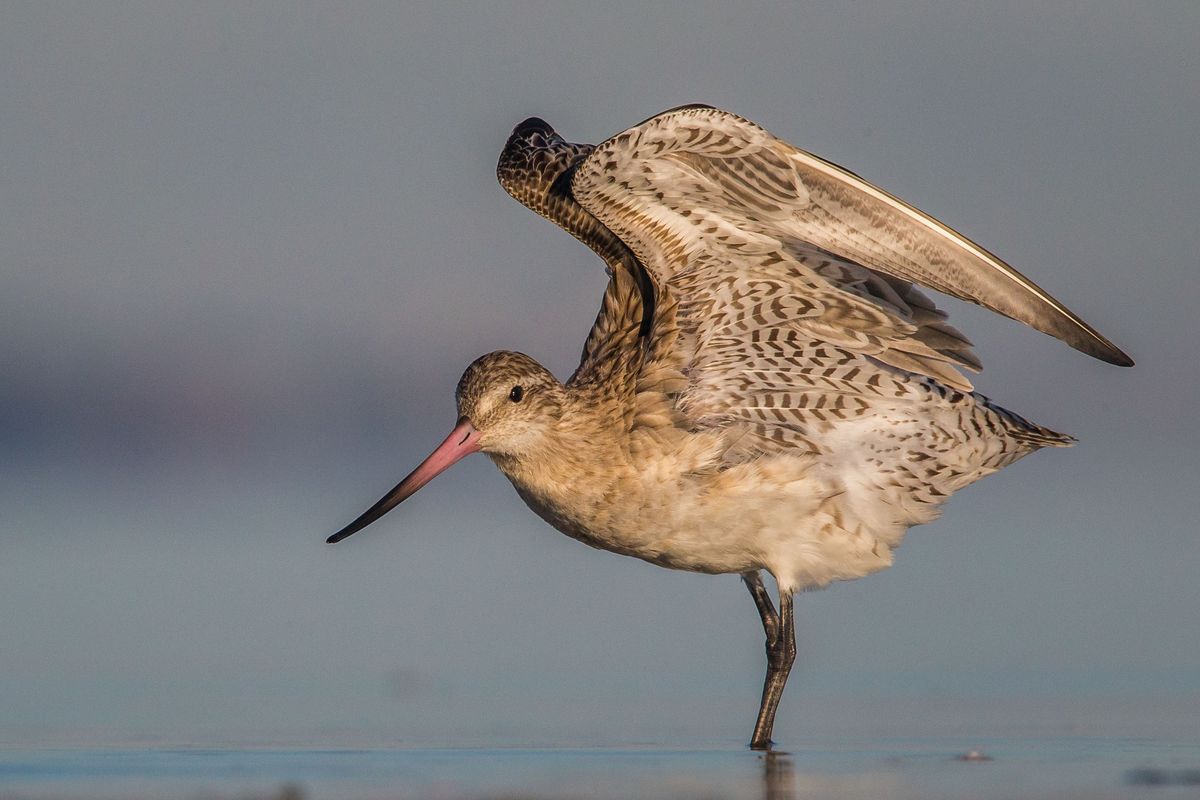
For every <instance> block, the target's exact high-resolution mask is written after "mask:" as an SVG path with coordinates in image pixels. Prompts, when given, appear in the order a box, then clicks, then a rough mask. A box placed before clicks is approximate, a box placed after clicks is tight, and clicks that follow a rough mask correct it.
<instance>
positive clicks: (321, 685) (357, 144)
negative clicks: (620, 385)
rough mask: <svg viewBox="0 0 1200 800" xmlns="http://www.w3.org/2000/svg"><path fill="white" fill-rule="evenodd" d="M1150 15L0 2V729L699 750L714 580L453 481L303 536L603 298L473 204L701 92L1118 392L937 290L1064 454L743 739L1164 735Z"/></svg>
mask: <svg viewBox="0 0 1200 800" xmlns="http://www.w3.org/2000/svg"><path fill="white" fill-rule="evenodd" d="M1198 9H1200V7H1198V6H1197V5H1196V4H1195V3H1191V2H1182V3H1155V4H1149V5H1144V6H1143V5H1134V4H1129V3H1117V2H1114V3H1090V4H1075V3H1057V4H1051V5H1050V6H1049V7H1046V4H1042V3H1028V4H1004V6H1003V8H1000V7H998V6H993V4H971V5H969V6H967V5H964V4H954V3H949V4H938V3H925V2H919V3H906V4H895V3H888V4H870V3H866V4H852V5H851V4H841V3H836V4H822V5H808V4H804V5H799V4H795V5H793V4H782V5H769V4H743V3H738V4H729V3H708V4H701V3H685V4H667V3H662V4H654V5H650V6H649V7H647V6H645V5H644V4H640V3H634V4H614V3H544V4H534V3H524V4H515V5H500V4H490V3H488V4H483V3H481V4H436V5H429V6H418V5H408V4H399V5H392V4H389V5H349V6H337V7H334V6H321V5H296V4H285V3H258V4H254V5H249V4H227V5H222V4H196V5H192V4H164V3H145V4H142V3H120V4H114V3H79V4H66V3H55V4H49V3H28V4H16V3H6V4H4V5H3V7H0V109H2V113H0V437H2V438H0V447H2V448H3V449H2V451H0V455H2V458H0V609H2V613H0V743H9V744H12V743H29V742H78V741H88V742H113V741H153V742H161V741H167V742H182V743H189V742H199V743H204V742H217V741H230V740H237V741H247V742H256V743H262V742H295V743H303V744H327V743H340V742H349V741H363V742H368V743H379V742H390V743H396V742H399V743H413V744H440V743H467V742H485V743H501V744H537V743H546V742H555V743H566V744H572V743H575V744H589V743H639V742H661V743H667V744H672V743H679V742H719V743H725V744H730V743H732V744H740V743H741V742H743V741H744V738H745V736H746V735H747V734H748V732H749V727H750V723H751V721H752V717H753V711H754V709H755V707H756V705H757V699H758V692H759V688H760V681H761V670H762V667H763V658H762V651H761V634H760V631H759V629H758V622H757V619H756V616H755V613H754V609H753V606H752V604H751V602H750V598H749V597H748V595H747V594H746V592H745V590H744V589H743V588H742V587H741V586H740V585H739V583H738V581H737V579H736V578H734V577H731V576H721V577H705V576H695V575H688V574H684V573H673V572H668V571H664V570H661V569H658V568H656V567H652V566H650V565H647V564H643V563H641V562H638V561H635V560H632V559H627V558H621V557H617V556H613V555H610V554H606V553H601V552H598V551H594V550H591V549H588V548H586V547H582V546H580V545H579V544H578V543H576V542H573V541H571V540H569V539H567V538H565V537H563V536H561V535H559V534H558V533H556V532H554V531H553V530H552V529H550V528H549V527H548V526H546V525H545V524H544V523H542V522H541V521H539V520H537V519H536V518H535V517H533V516H532V514H530V513H529V512H528V511H527V510H526V509H525V508H524V507H523V506H522V504H521V502H520V501H519V499H518V498H517V497H516V496H515V494H514V493H513V492H512V491H511V489H510V487H509V486H508V484H507V483H506V482H505V480H504V479H503V477H502V476H501V475H500V474H499V473H498V472H497V471H496V470H495V469H494V468H493V467H492V466H491V465H490V464H489V463H488V462H487V460H486V459H485V458H482V457H476V458H473V459H469V460H468V461H466V462H464V463H463V464H460V465H459V466H457V467H456V468H455V469H454V470H453V471H452V472H450V473H448V474H447V475H445V476H443V477H442V478H439V479H438V481H436V482H435V483H433V484H431V485H430V486H429V487H427V488H426V489H424V490H423V491H422V492H421V494H420V495H418V496H417V497H416V498H414V499H413V500H412V501H410V503H409V504H406V506H405V507H404V508H402V509H400V510H399V511H397V512H393V514H392V515H390V516H389V517H388V518H387V519H386V520H385V521H384V522H382V523H378V524H377V525H376V526H374V527H373V528H371V529H370V530H369V531H367V532H365V533H362V534H359V535H358V536H355V537H354V538H353V539H351V540H349V541H348V542H346V543H345V544H343V545H340V546H338V547H336V548H331V547H327V546H325V545H324V544H323V543H322V542H323V539H324V537H325V536H326V535H327V534H329V533H330V532H332V531H333V530H335V529H337V528H338V527H340V526H341V525H343V524H344V523H345V522H347V521H349V520H350V519H351V518H353V517H354V516H356V515H357V514H358V513H359V512H360V511H362V510H363V509H364V508H365V507H366V506H367V505H369V504H370V503H371V502H373V501H374V500H375V499H377V498H378V497H379V496H380V495H381V494H382V493H383V492H384V491H385V490H386V489H388V488H390V487H391V486H392V485H393V484H394V483H395V482H396V481H397V480H398V479H399V478H400V477H401V476H402V475H403V474H404V473H405V472H407V471H408V469H409V468H410V467H411V466H413V465H414V464H415V463H416V462H417V461H418V460H419V459H420V458H421V457H423V456H424V455H425V454H426V453H427V452H428V450H429V449H430V448H432V446H433V445H434V444H436V443H437V442H438V441H440V439H441V437H442V436H443V435H444V434H445V432H446V431H447V430H448V429H449V427H450V425H451V424H452V423H453V420H454V407H453V388H454V385H455V382H456V381H457V379H458V376H459V374H460V372H461V370H462V369H463V367H465V365H466V364H467V363H469V362H470V360H471V359H473V358H474V357H475V356H477V355H479V354H481V353H483V352H486V351H488V350H493V349H499V348H509V349H518V350H522V351H525V352H528V353H530V354H531V355H533V356H535V357H536V358H538V359H539V360H541V361H542V362H543V363H545V364H546V365H547V366H549V367H550V368H551V369H553V370H555V371H556V372H557V374H559V375H560V377H566V376H567V375H568V374H569V373H570V371H571V370H572V368H573V367H574V364H575V359H576V358H577V356H578V351H579V348H580V346H581V345H582V342H583V338H584V336H585V334H586V332H587V329H588V326H589V325H590V322H591V319H592V317H593V315H594V313H595V309H596V308H597V306H598V304H599V299H600V294H601V291H602V288H603V285H604V276H603V272H602V269H601V264H600V262H599V261H598V259H596V258H595V257H594V256H593V255H592V254H591V253H589V252H588V251H587V250H586V249H584V248H583V247H581V246H580V245H578V244H577V243H575V242H574V240H572V239H571V238H570V237H569V236H567V235H566V234H565V233H562V232H561V231H558V230H557V229H555V228H554V227H553V226H551V225H550V224H549V223H546V222H544V221H542V220H540V219H538V218H537V217H535V216H534V215H533V214H531V213H530V212H528V211H527V210H525V209H523V208H521V207H520V206H519V205H518V204H516V203H515V202H513V201H511V200H510V199H509V198H508V197H507V196H506V195H504V193H503V192H502V190H501V189H500V188H499V186H498V185H497V184H496V182H495V179H494V175H493V169H494V164H495V159H496V156H497V154H498V151H499V148H500V146H501V145H502V144H503V142H504V139H505V137H506V136H507V134H508V132H509V130H510V129H511V127H512V126H513V125H514V124H516V123H517V122H518V121H520V120H521V119H523V118H524V117H526V116H528V115H531V114H537V115H540V116H543V117H544V118H546V119H548V120H549V121H550V122H551V123H552V124H554V125H555V126H556V127H557V128H558V129H559V130H560V131H562V132H563V133H564V134H565V135H566V136H567V137H568V138H574V139H576V140H580V141H598V140H600V139H602V138H604V137H606V136H608V135H610V134H612V133H615V132H617V131H619V130H621V129H623V128H625V127H627V126H629V125H631V124H633V123H636V122H637V121H639V120H641V119H643V118H645V117H647V116H650V115H652V114H654V113H655V112H657V111H660V110H662V109H665V108H668V107H671V106H675V105H679V104H682V103H687V102H707V103H711V104H714V105H718V106H721V107H724V108H727V109H730V110H732V111H736V112H737V113H740V114H742V115H744V116H747V117H749V118H751V119H753V120H755V121H757V122H759V123H760V124H762V125H764V126H766V127H768V128H769V129H770V130H772V131H773V132H775V133H776V134H778V135H780V136H782V137H784V138H785V139H787V140H789V141H791V142H793V143H795V144H797V145H799V146H801V147H805V148H807V149H809V150H812V151H813V152H816V153H818V154H820V155H822V156H824V157H826V158H829V159H831V160H833V161H836V162H838V163H840V164H843V165H845V166H847V167H848V168H850V169H852V170H854V171H856V172H859V173H860V174H862V175H863V176H864V177H866V178H867V179H868V180H871V181H873V182H875V183H878V184H879V185H881V186H883V187H885V188H887V189H888V190H890V191H892V192H894V193H896V194H898V195H900V196H901V197H903V198H905V199H907V200H909V201H911V202H913V203H915V204H916V205H917V206H918V207H920V208H922V209H923V210H925V211H927V212H929V213H931V214H934V215H935V216H938V217H939V218H941V219H943V220H945V221H946V222H948V223H949V224H951V225H953V226H955V227H957V228H958V229H960V230H962V231H963V232H964V233H966V234H967V235H968V236H971V237H972V238H974V239H976V240H977V241H979V242H981V243H982V244H983V245H984V246H986V247H988V248H990V249H992V250H994V251H995V252H997V253H998V254H999V255H1001V257H1003V258H1005V259H1006V260H1008V261H1010V262H1011V263H1012V264H1014V265H1016V266H1017V267H1018V268H1019V269H1021V270H1023V271H1025V272H1027V273H1028V274H1029V275H1030V276H1032V277H1033V278H1034V279H1035V280H1037V281H1038V282H1039V283H1041V284H1042V285H1043V286H1045V287H1046V288H1047V289H1049V290H1050V291H1051V292H1053V293H1055V294H1056V295H1057V296H1058V297H1059V298H1060V299H1062V300H1063V301H1064V302H1065V303H1066V304H1067V305H1068V306H1070V307H1071V308H1072V309H1073V310H1075V311H1077V312H1078V313H1080V314H1081V315H1082V316H1083V317H1084V318H1085V319H1087V320H1088V321H1089V322H1091V323H1092V324H1093V325H1095V326H1096V327H1097V328H1098V329H1099V330H1101V331H1102V332H1103V333H1104V334H1106V335H1107V336H1109V337H1110V338H1112V339H1113V341H1115V342H1116V343H1118V344H1119V345H1120V346H1122V347H1123V348H1125V349H1126V350H1127V351H1128V352H1130V353H1131V354H1132V355H1133V356H1134V358H1135V359H1136V360H1137V361H1138V366H1137V367H1136V368H1135V369H1132V370H1120V369H1117V368H1113V367H1110V366H1107V365H1105V364H1102V363H1099V362H1096V361H1093V360H1090V359H1088V358H1086V357H1084V356H1082V355H1080V354H1078V353H1076V352H1074V351H1072V350H1070V349H1069V348H1067V347H1065V346H1063V345H1061V344H1059V343H1057V342H1055V341H1053V340H1051V339H1049V338H1047V337H1044V336H1041V335H1040V334H1037V333H1035V332H1033V331H1030V330H1027V329H1024V328H1022V327H1021V326H1019V325H1017V324H1015V323H1011V322H1009V321H1007V320H1004V319H1000V318H994V317H992V316H990V315H989V314H987V313H986V312H984V311H982V310H979V309H976V308H974V307H966V306H964V305H963V304H960V303H956V302H953V301H947V302H946V305H948V306H949V307H950V310H951V311H952V313H953V319H954V320H955V321H956V323H957V324H958V325H959V326H960V327H961V328H963V329H964V330H965V331H967V332H968V333H969V334H970V335H971V336H972V338H973V339H975V341H976V343H977V345H978V348H977V349H978V352H979V353H980V354H981V356H982V358H983V360H984V363H985V365H986V367H987V370H986V372H985V373H984V374H983V375H981V376H979V378H978V380H977V385H978V387H979V388H980V389H981V390H982V391H984V392H985V393H987V394H989V395H990V396H992V397H993V398H995V399H997V400H998V401H1000V402H1001V403H1003V404H1004V405H1006V406H1008V407H1010V408H1012V409H1014V410H1016V411H1018V412H1019V413H1021V414H1024V415H1027V416H1029V417H1030V418H1032V419H1035V420H1037V421H1039V422H1042V423H1044V424H1046V425H1049V426H1052V427H1055V428H1057V429H1059V430H1065V431H1069V432H1071V433H1073V434H1075V435H1076V436H1078V437H1079V438H1080V440H1081V443H1080V445H1079V446H1078V447H1076V448H1075V449H1074V450H1069V451H1052V452H1045V453H1041V454H1038V455H1036V456H1034V457H1031V458H1029V459H1027V460H1025V461H1023V462H1021V463H1020V464H1017V465H1015V466H1014V467H1012V468H1010V469H1009V470H1006V471H1005V472H1003V473H1001V474H999V475H997V476H995V477H992V478H989V479H987V480H986V481H984V482H983V483H982V484H980V485H977V486H975V487H972V488H970V489H968V490H966V491H964V492H963V493H962V494H961V495H959V496H957V497H955V498H954V499H953V500H952V501H951V502H950V503H949V504H948V506H947V509H946V513H945V516H944V517H943V519H942V520H940V521H939V522H937V523H935V524H933V525H930V526H927V527H924V528H918V529H915V530H913V531H912V532H911V533H910V534H909V538H908V540H907V541H906V543H905V545H904V547H903V548H902V549H901V550H900V552H899V554H898V559H897V564H896V566H895V567H894V568H892V569H891V570H889V571H888V572H885V573H882V574H880V575H877V576H873V577H871V578H869V579H868V580H863V581H859V582H855V583H851V584H842V585H839V586H836V587H834V588H832V589H830V590H828V591H825V592H820V593H815V594H811V595H806V596H803V597H801V598H800V599H799V602H798V609H799V612H798V617H799V630H800V633H799V636H800V648H801V655H800V661H799V666H798V669H797V671H796V672H795V673H794V677H793V681H792V685H791V686H790V688H789V692H788V695H787V697H786V698H785V700H784V706H783V710H782V711H781V717H780V723H779V726H778V727H777V734H778V735H777V738H781V737H782V738H785V739H786V738H787V737H789V736H790V737H796V736H799V735H801V734H803V733H812V732H821V731H828V730H852V729H855V727H856V726H859V727H862V726H868V727H869V726H876V727H877V728H878V727H881V726H882V727H883V728H886V727H887V726H889V725H891V726H894V727H895V729H896V730H902V731H907V730H911V729H912V726H916V725H920V724H929V725H932V726H933V727H934V728H937V729H940V730H968V731H974V730H990V731H994V730H1000V729H1003V726H1005V725H1010V726H1024V727H1025V728H1026V729H1028V728H1030V727H1032V728H1033V729H1039V726H1041V728H1044V729H1055V730H1076V729H1078V730H1082V731H1088V730H1094V729H1099V728H1104V727H1105V726H1108V727H1112V726H1116V727H1117V728H1119V729H1121V730H1125V729H1126V728H1121V726H1122V725H1124V726H1128V725H1130V724H1132V723H1131V722H1130V720H1132V719H1133V718H1134V717H1135V716H1137V714H1134V713H1133V712H1132V711H1131V710H1138V711H1140V712H1142V713H1141V716H1140V717H1138V718H1139V719H1141V720H1143V722H1142V723H1138V724H1139V725H1142V727H1146V728H1155V727H1156V726H1166V725H1177V726H1183V727H1185V728H1186V727H1187V726H1189V725H1192V726H1194V724H1195V723H1194V720H1195V719H1196V718H1197V717H1196V711H1197V706H1198V704H1200V701H1198V698H1200V636H1197V635H1196V633H1197V628H1196V618H1197V612H1198V610H1200V588H1198V586H1200V581H1197V577H1196V576H1197V574H1198V573H1200V557H1198V553H1200V550H1198V545H1197V525H1196V510H1197V491H1198V488H1200V486H1198V484H1197V477H1196V476H1197V468H1198V467H1200V458H1198V456H1197V445H1198V444H1200V441H1198V437H1197V435H1196V433H1195V428H1194V425H1193V422H1192V415H1193V408H1194V405H1195V400H1196V397H1197V395H1198V389H1200V380H1198V379H1197V375H1196V369H1195V365H1196V358H1195V355H1194V340H1195V335H1196V330H1197V325H1196V322H1195V316H1194V315H1195V309H1196V308H1197V301H1198V300H1200V296H1198V295H1200V292H1198V287H1200V278H1198V276H1197V266H1198V258H1197V252H1198V251H1200V241H1198V239H1200V235H1198V230H1200V225H1197V222H1196V209H1197V207H1198V206H1200V192H1198V190H1197V175H1198V174H1200V173H1198V169H1197V168H1198V167H1200V163H1198V162H1200V159H1198V158H1197V151H1196V131H1197V129H1198V127H1200V113H1198V112H1200V103H1198V99H1200V98H1198V87H1200V82H1198V81H1197V75H1198V74H1200V70H1198V67H1200V64H1198V61H1200V59H1198V56H1197V53H1198V52H1200V51H1198V50H1197V48H1196V41H1197V38H1198V36H1200V11H1198Z"/></svg>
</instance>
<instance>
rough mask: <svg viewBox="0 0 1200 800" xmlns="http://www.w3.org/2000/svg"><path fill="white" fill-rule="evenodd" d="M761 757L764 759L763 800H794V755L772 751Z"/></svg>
mask: <svg viewBox="0 0 1200 800" xmlns="http://www.w3.org/2000/svg"><path fill="white" fill-rule="evenodd" d="M760 758H761V759H762V761H763V791H762V796H763V800H794V798H795V797H796V772H795V764H794V763H793V762H792V757H791V756H790V755H788V754H787V753H777V752H774V751H771V752H769V753H764V754H763V755H762V756H760Z"/></svg>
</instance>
